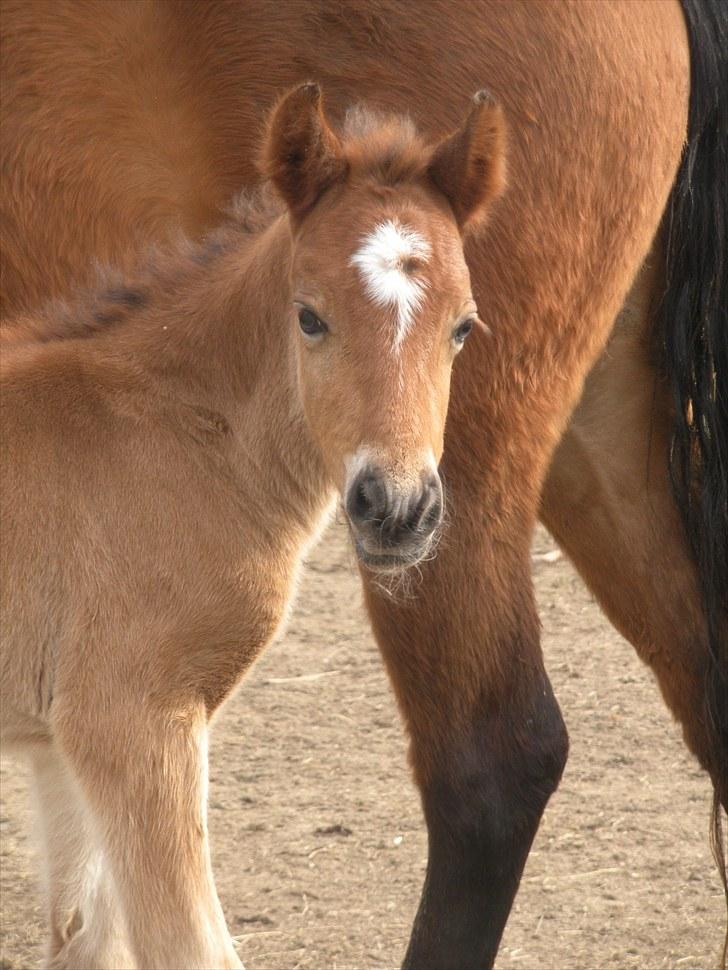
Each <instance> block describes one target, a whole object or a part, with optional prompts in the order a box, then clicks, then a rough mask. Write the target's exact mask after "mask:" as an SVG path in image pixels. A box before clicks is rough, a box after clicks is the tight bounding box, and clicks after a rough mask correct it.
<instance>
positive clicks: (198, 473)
mask: <svg viewBox="0 0 728 970" xmlns="http://www.w3.org/2000/svg"><path fill="white" fill-rule="evenodd" d="M262 167H263V171H264V172H265V173H266V174H267V175H268V176H269V178H270V180H271V182H272V184H273V186H274V187H275V189H276V190H277V192H278V194H279V195H280V197H281V198H282V200H283V202H284V203H285V211H284V212H283V213H282V214H280V215H278V216H277V217H275V218H272V219H270V218H269V220H268V224H267V225H264V227H263V228H260V229H258V230H257V231H255V232H253V233H252V234H250V233H246V232H244V231H242V229H241V226H242V222H241V219H240V218H238V220H237V223H236V224H234V225H233V226H231V227H228V228H226V229H223V230H220V231H218V232H217V233H215V234H214V236H213V237H211V238H210V239H208V240H207V241H206V242H204V243H202V244H201V245H200V246H197V247H190V246H189V245H188V246H186V247H185V246H183V247H182V248H181V249H180V248H178V250H177V251H176V252H174V253H173V254H171V255H168V256H166V257H160V256H157V257H156V258H153V259H152V260H151V261H150V264H149V265H148V266H147V267H146V270H145V272H144V273H143V275H142V276H141V277H139V278H138V279H136V280H135V281H134V282H133V283H130V282H125V283H124V284H123V285H118V284H117V285H115V286H113V287H109V286H108V285H107V286H106V287H105V288H104V289H103V291H102V292H101V293H100V294H98V295H96V296H95V297H94V298H92V299H91V300H90V301H88V300H87V301H86V302H85V303H84V304H81V305H77V306H74V307H72V308H68V307H65V308H63V307H61V308H59V307H57V306H56V307H52V308H51V309H50V310H48V311H46V313H45V314H41V315H33V316H31V317H25V318H24V319H20V320H18V321H16V322H15V323H14V324H11V326H10V327H9V329H8V339H7V341H6V343H5V349H6V353H5V354H4V355H3V372H2V438H3V450H4V454H3V478H2V514H3V519H2V528H3V538H4V542H3V555H2V581H3V585H2V589H3V594H2V597H3V598H2V619H3V644H2V651H3V652H2V658H1V661H2V674H3V677H2V707H1V710H2V728H3V734H4V739H5V741H6V742H9V743H10V744H11V745H15V746H19V747H20V748H21V750H22V751H26V752H28V753H29V754H30V755H31V757H32V758H33V761H34V766H35V771H36V775H37V776H38V781H39V786H40V788H41V790H44V791H45V793H46V796H47V797H46V801H47V802H48V805H47V809H48V810H47V811H46V815H45V819H44V823H45V825H46V830H47V834H48V843H49V846H48V849H49V861H50V868H51V871H50V873H49V875H50V880H49V882H50V887H49V888H50V898H51V912H52V924H53V942H52V944H51V956H50V963H51V966H53V967H66V968H69V970H71V968H74V970H80V968H94V967H107V966H111V967H114V966H118V965H119V964H121V965H124V966H126V965H127V963H128V962H129V961H128V959H127V958H126V956H125V955H124V954H123V950H120V947H122V946H123V932H122V931H121V926H122V925H125V926H126V931H127V933H128V936H129V942H130V945H131V951H132V955H133V957H134V959H135V961H136V965H137V966H139V967H144V968H155V967H200V968H209V967H239V966H240V965H241V964H240V962H239V960H238V959H237V956H236V954H235V952H234V950H233V948H232V944H231V942H230V938H229V936H228V933H227V930H226V927H225V922H224V919H223V917H222V912H221V908H220V903H219V901H218V899H217V896H216V894H215V889H214V884H213V881H212V875H211V867H210V858H209V851H208V843H207V832H206V811H207V808H206V785H207V781H206V779H207V764H206V750H207V723H208V721H209V719H210V718H211V716H212V715H213V714H214V713H215V711H216V710H217V708H218V707H219V706H220V704H221V703H222V701H223V700H224V699H225V698H226V697H227V696H228V694H229V693H230V691H231V690H232V689H233V688H234V687H235V685H236V684H237V683H238V682H239V680H240V678H241V676H242V675H243V673H244V672H245V671H246V669H247V668H248V667H249V666H250V664H251V663H252V661H253V660H254V658H255V657H256V656H257V654H258V653H259V652H260V650H261V649H262V648H263V647H264V646H265V645H266V644H267V643H268V642H269V641H270V640H271V639H272V638H273V637H274V635H275V634H276V631H277V630H278V629H279V627H280V624H281V621H282V618H283V616H284V614H285V610H286V604H287V602H288V600H289V599H290V597H291V591H292V585H293V583H294V577H295V573H296V568H297V563H298V562H299V560H300V558H301V555H302V550H303V549H304V548H305V546H306V543H307V542H308V541H310V539H311V537H312V535H314V534H315V533H316V530H317V526H318V524H319V523H320V520H321V518H322V516H323V515H324V513H325V511H326V509H327V507H329V506H330V505H331V497H332V493H333V492H334V490H336V489H338V492H339V494H340V495H341V496H342V499H343V502H344V506H345V508H346V511H347V516H348V521H349V527H350V531H351V533H352V537H353V540H354V543H355V547H356V550H357V554H358V556H359V559H360V560H361V561H362V562H363V563H365V564H366V566H367V568H368V569H369V570H370V571H371V572H372V573H375V574H376V573H378V572H382V571H384V572H385V573H386V572H391V571H392V570H401V569H403V568H405V567H407V566H410V565H412V564H414V563H417V562H418V561H419V560H421V559H422V558H423V556H425V555H427V554H428V552H429V550H430V547H431V545H432V543H433V540H434V537H435V535H436V533H437V530H438V528H439V525H440V521H441V518H442V504H443V503H442V486H441V483H440V479H439V476H438V472H437V463H438V461H439V459H440V457H441V455H442V450H443V436H444V431H445V415H446V412H447V399H448V393H449V385H450V371H451V366H452V363H453V360H454V358H455V356H456V354H457V353H458V351H459V350H460V349H461V348H462V346H463V344H464V341H465V339H466V337H467V335H468V333H469V332H470V330H471V329H472V327H473V326H474V324H475V322H476V321H477V317H476V316H475V304H474V302H473V298H472V294H471V291H470V277H469V274H468V270H467V266H466V264H465V258H464V254H463V250H462V242H461V231H462V230H463V229H465V228H466V227H467V228H471V227H472V226H474V225H476V224H477V223H479V222H482V219H483V216H484V215H485V213H486V210H487V207H488V203H489V202H490V201H491V199H493V198H494V196H495V195H496V194H497V193H498V192H499V190H500V188H501V187H502V182H503V178H502V171H503V122H502V118H501V113H500V109H499V107H498V106H497V105H495V104H494V103H493V102H492V100H491V99H490V97H489V96H488V95H485V94H484V93H481V94H480V95H478V96H477V97H476V99H475V102H474V104H473V107H472V109H471V112H470V115H469V117H468V120H467V122H466V123H465V125H464V127H463V128H462V130H460V131H457V132H455V133H454V134H453V135H451V136H450V137H449V138H446V139H445V140H444V141H442V142H441V143H440V144H439V145H438V146H437V147H434V148H428V147H427V146H426V145H425V144H424V143H423V142H422V141H421V140H420V139H419V138H418V136H417V135H416V133H415V131H414V128H413V126H412V124H411V122H408V121H406V120H405V121H402V120H399V119H395V118H390V119H382V118H377V117H376V116H371V115H369V114H367V112H366V111H364V110H363V109H360V110H358V111H355V112H352V114H351V115H350V118H349V123H348V125H347V129H346V131H345V133H344V137H343V138H340V137H339V136H338V135H337V134H335V133H334V131H332V129H331V128H330V126H329V125H328V123H327V122H326V119H325V118H324V115H323V112H322V108H321V100H320V92H319V89H318V87H317V86H316V85H315V84H306V85H304V86H303V87H300V88H297V89H296V90H294V91H293V92H292V93H291V94H289V95H287V96H286V97H285V98H284V99H283V100H282V101H281V103H280V104H279V105H278V106H277V108H276V109H275V111H274V113H273V116H272V120H271V123H270V129H269V132H268V135H267V138H266V143H265V146H264V149H263V153H262ZM253 214H255V213H253ZM243 216H244V217H245V219H247V220H248V221H250V218H251V213H250V211H249V210H246V209H244V210H243ZM258 218H260V219H261V220H262V221H263V222H265V219H264V217H263V216H262V215H259V216H258ZM370 394H374V395H376V397H377V399H378V401H379V402H380V404H381V407H380V409H372V408H371V406H370V401H369V396H370ZM59 496H62V499H61V500H60V501H59ZM54 787H55V789H56V790H55V791H54V790H53V789H54ZM59 788H62V790H63V791H64V793H65V795H64V801H65V811H66V813H67V814H68V815H69V818H68V819H67V820H65V821H59V819H58V818H54V814H55V813H57V811H58V808H57V804H58V798H59V796H60V791H59ZM84 840H85V842H86V844H85V845H84V844H83V843H84ZM69 841H70V845H71V846H72V851H69ZM92 863H93V865H92ZM107 868H108V870H109V874H108V875H107V874H106V872H105V870H106V869H107ZM94 869H95V872H93V874H92V875H90V872H91V871H92V870H94ZM117 895H118V898H119V901H120V904H121V910H122V912H123V924H122V923H121V920H120V919H118V918H116V914H115V912H114V910H115V906H114V900H115V897H116V896H117ZM69 896H70V899H69ZM77 910H78V911H77ZM74 921H75V923H76V924H77V925H76V928H77V932H72V931H71V930H70V929H69V925H71V924H72V923H73V922H74Z"/></svg>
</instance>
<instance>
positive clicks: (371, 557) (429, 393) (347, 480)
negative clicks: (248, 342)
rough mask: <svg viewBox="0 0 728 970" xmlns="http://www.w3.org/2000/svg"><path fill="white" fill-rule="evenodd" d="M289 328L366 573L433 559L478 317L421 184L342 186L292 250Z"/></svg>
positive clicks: (445, 218)
mask: <svg viewBox="0 0 728 970" xmlns="http://www.w3.org/2000/svg"><path fill="white" fill-rule="evenodd" d="M292 296H293V303H292V306H291V326H292V327H293V328H294V332H295V337H294V339H295V346H296V356H297V366H298V379H299V388H300V393H301V399H302V403H303V409H304V413H305V417H306V419H307V422H308V425H309V428H310V432H311V435H312V436H313V438H314V440H315V441H316V443H317V444H318V447H319V449H320V452H321V455H322V457H323V461H324V463H325V465H326V467H327V469H328V471H329V473H330V475H331V476H332V478H333V479H334V481H335V482H336V483H337V485H338V487H339V489H340V492H341V496H342V499H343V502H344V507H345V509H346V513H347V516H348V519H349V524H350V527H351V532H352V536H353V539H354V544H355V547H356V551H357V554H358V556H359V558H360V560H361V561H362V562H363V563H364V564H366V565H367V566H369V567H370V568H372V569H376V570H380V571H381V570H396V569H401V568H403V567H405V566H407V565H410V564H413V563H415V562H417V561H418V560H420V559H421V558H423V557H424V556H426V555H427V553H428V551H429V550H430V548H431V546H432V542H433V538H434V536H435V534H436V531H437V529H438V526H439V525H440V522H441V520H442V508H443V494H442V484H441V481H440V477H439V474H438V470H437V465H438V462H439V460H440V456H441V454H442V449H443V436H444V430H445V416H446V413H447V403H448V394H449V388H450V373H451V368H452V364H453V361H454V359H455V357H456V355H457V354H458V353H459V352H460V350H461V349H462V347H463V344H464V342H465V340H466V338H467V336H468V333H469V332H470V330H471V328H472V326H473V321H474V319H475V318H476V307H475V303H474V302H473V298H472V294H471V290H470V278H469V274H468V270H467V267H466V264H465V260H464V258H463V251H462V241H461V237H460V233H459V231H458V228H457V225H456V223H455V219H454V217H453V215H452V212H451V211H450V209H449V208H448V207H447V206H446V205H445V204H444V203H443V202H440V201H438V199H437V197H436V196H435V195H434V194H433V193H431V192H427V191H426V190H425V189H424V188H420V187H419V186H417V185H413V186H411V187H408V188H407V189H406V191H403V189H402V188H397V189H384V188H382V187H378V188H377V189H372V188H359V189H356V188H350V187H346V186H343V187H339V188H335V189H333V190H332V191H331V192H330V193H329V195H328V196H327V197H326V198H324V199H322V200H321V203H320V204H319V205H318V206H317V207H316V209H315V211H314V212H312V213H311V215H310V216H309V217H308V218H307V219H306V220H305V221H304V223H303V225H302V226H301V229H300V232H299V233H298V236H297V238H296V244H295V247H294V260H293V276H292Z"/></svg>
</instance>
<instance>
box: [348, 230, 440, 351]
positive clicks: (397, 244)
mask: <svg viewBox="0 0 728 970" xmlns="http://www.w3.org/2000/svg"><path fill="white" fill-rule="evenodd" d="M431 255H432V247H431V246H430V243H429V242H428V241H427V240H426V239H425V237H424V236H423V235H422V234H421V233H420V232H418V231H417V230H416V229H413V228H411V227H410V226H406V225H403V224H401V223H400V222H399V221H397V220H394V219H386V220H384V221H382V222H380V223H378V224H377V225H376V226H375V228H374V229H373V230H372V231H371V232H370V233H368V234H367V235H366V236H364V237H363V239H362V240H361V244H360V247H359V249H358V250H357V251H356V252H355V253H354V255H353V256H352V257H351V259H350V261H349V262H350V264H351V265H352V266H354V267H356V269H357V271H358V273H359V276H360V278H361V281H362V284H363V286H364V291H365V293H366V295H367V297H368V298H369V299H370V300H371V301H372V302H373V303H374V304H375V305H376V306H378V307H383V308H389V309H392V310H393V311H394V321H393V334H392V349H393V351H394V352H395V353H396V352H398V351H399V349H400V347H401V345H402V341H403V340H404V338H405V336H406V335H407V333H408V331H409V330H410V328H411V326H412V323H413V321H414V318H415V315H416V313H417V311H418V310H420V309H421V307H422V304H423V301H424V296H425V292H426V290H427V288H428V286H429V281H428V279H427V277H426V276H424V275H423V273H422V270H423V269H424V268H425V267H426V265H427V264H428V263H429V261H430V257H431Z"/></svg>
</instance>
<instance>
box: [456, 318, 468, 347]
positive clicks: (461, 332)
mask: <svg viewBox="0 0 728 970" xmlns="http://www.w3.org/2000/svg"><path fill="white" fill-rule="evenodd" d="M472 329H473V321H472V320H463V322H462V323H459V324H458V325H457V327H455V329H454V330H453V332H452V339H453V340H454V341H455V343H456V344H457V345H458V346H459V347H462V345H463V344H464V343H465V338H466V337H467V336H468V334H469V333H470V331H471V330H472Z"/></svg>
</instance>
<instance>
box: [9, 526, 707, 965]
mask: <svg viewBox="0 0 728 970" xmlns="http://www.w3.org/2000/svg"><path fill="white" fill-rule="evenodd" d="M553 549H554V544H553V542H552V541H551V539H550V537H549V536H548V535H547V534H546V533H544V532H542V531H540V532H539V533H538V534H537V536H536V539H535V543H534V575H535V581H536V588H537V592H538V599H539V603H540V609H541V616H542V620H543V627H544V637H543V642H544V652H545V656H546V662H547V666H548V669H549V673H550V675H551V678H552V680H553V683H554V687H555V690H556V694H557V697H558V698H559V701H560V703H561V706H562V708H563V711H564V715H565V717H566V721H567V724H568V726H569V730H570V735H571V757H570V760H569V764H568V767H567V769H566V773H565V775H564V778H563V781H562V783H561V787H560V789H559V791H558V792H557V794H556V795H555V796H554V798H553V799H552V801H551V803H550V805H549V808H548V810H547V813H546V816H545V819H544V822H543V825H542V827H541V829H540V832H539V835H538V837H537V839H536V843H535V845H534V848H533V851H532V853H531V856H530V859H529V862H528V866H527V868H526V872H525V875H524V878H523V882H522V884H521V890H520V893H519V895H518V898H517V901H516V905H515V908H514V911H513V913H512V916H511V919H510V922H509V925H508V928H507V930H506V934H505V937H504V940H503V945H502V948H501V951H500V955H499V957H498V963H497V966H498V967H499V968H501V970H503V968H511V967H513V968H520V970H536V968H538V970H547V968H552V970H567V968H574V970H577V968H578V970H597V968H599V970H601V968H618V970H632V968H634V970H637V968H640V970H658V968H668V967H669V968H682V970H692V968H705V970H708V968H714V967H716V966H717V964H718V958H719V948H720V943H721V940H722V932H723V922H724V909H723V902H722V896H721V893H720V891H719V884H718V878H717V875H716V873H715V871H714V868H713V865H712V862H711V857H710V852H709V848H708V838H707V833H708V811H709V786H708V784H707V781H706V779H705V777H704V776H703V775H702V773H701V772H700V771H699V770H698V769H697V767H696V766H695V764H694V763H693V761H692V760H691V758H690V757H689V756H688V755H687V753H686V751H685V750H684V748H683V745H682V743H681V740H680V737H679V733H678V730H677V729H676V727H675V726H674V724H673V723H672V722H671V719H670V717H669V715H668V713H667V711H666V710H665V708H664V706H663V704H662V702H661V699H660V697H659V695H658V692H657V689H656V687H655V685H654V683H653V681H652V679H651V677H650V675H649V673H648V672H647V671H646V670H645V668H643V667H642V665H641V664H640V663H639V661H638V660H637V659H636V657H635V655H634V653H633V651H632V649H631V648H630V647H629V645H628V644H627V643H625V642H624V641H623V640H622V639H621V638H620V637H619V636H618V635H617V634H616V633H615V632H614V631H613V630H612V629H611V627H610V626H609V625H608V624H607V622H606V621H605V620H604V618H603V617H602V616H601V614H600V612H599V610H598V608H597V607H596V605H595V603H594V602H593V600H592V599H591V597H590V596H589V594H588V593H587V592H586V590H585V589H584V587H583V585H582V583H581V582H580V580H579V579H578V578H577V577H576V575H575V574H574V572H573V570H572V569H571V567H570V566H569V565H568V563H567V562H566V561H565V560H564V559H563V558H555V556H548V555H547V556H546V557H545V558H544V553H548V552H549V550H553ZM556 555H557V554H556ZM361 603H362V598H361V593H360V589H359V582H358V579H357V575H356V571H355V569H354V568H353V565H352V561H351V554H350V552H349V550H348V547H347V544H346V538H345V535H344V532H343V529H342V528H341V526H334V527H333V528H332V529H331V530H330V531H329V532H328V533H327V535H326V536H325V538H324V540H323V542H322V543H321V545H320V546H319V547H318V548H317V549H316V550H315V552H314V553H313V554H312V556H311V558H310V561H309V563H308V566H307V569H306V575H305V580H304V582H303V584H302V586H301V589H300V593H299V596H298V601H297V605H296V608H295V610H294V612H293V614H292V617H291V621H290V625H289V628H288V631H287V633H286V634H285V636H284V637H283V639H282V641H281V642H279V643H278V644H277V645H275V646H274V647H273V648H271V649H270V650H269V652H268V653H267V654H266V655H265V657H264V658H263V659H262V660H261V661H260V662H259V663H258V665H257V666H256V668H255V669H254V671H253V672H252V674H251V676H250V677H249V678H248V680H247V682H246V684H245V686H244V687H243V688H242V690H240V691H239V693H238V694H237V696H236V697H235V698H234V699H233V700H232V701H231V702H230V704H229V705H228V707H227V709H226V711H225V712H224V714H223V716H222V717H221V718H220V720H219V721H218V723H217V727H216V730H215V732H214V739H213V744H212V749H211V759H210V760H211V772H210V773H211V785H210V828H211V834H212V845H213V851H214V858H215V871H216V874H217V881H218V887H219V890H220V895H221V898H222V901H223V905H224V908H225V912H226V914H227V918H228V922H229V925H230V928H231V932H232V933H233V934H234V935H235V936H236V937H237V938H239V940H240V943H241V951H242V956H243V959H244V961H245V964H246V967H247V968H248V970H293V968H315V970H328V968H331V970H340V968H350V970H370V968H371V970H374V968H377V970H379V968H386V967H395V966H398V965H399V962H400V960H401V958H402V955H403V953H404V949H405V946H406V940H407V936H408V932H409V928H410V924H411V921H412V917H413V915H414V911H415V908H416V905H417V900H418V896H419V890H420V885H421V881H422V875H423V872H424V867H425V856H426V837H425V829H424V825H423V822H422V819H421V815H420V808H419V803H418V798H417V794H416V792H415V789H414V787H413V785H412V783H411V781H410V777H409V774H408V769H407V766H406V758H405V741H404V737H403V732H402V730H401V725H400V721H399V717H398V714H397V711H396V708H395V705H394V702H393V699H392V695H391V692H390V690H389V686H388V683H387V680H386V677H385V674H384V671H383V669H382V665H381V663H380V660H379V656H378V653H377V649H376V646H375V644H374V641H373V639H372V636H371V634H370V632H369V628H368V624H367V621H366V618H365V615H364V610H363V607H362V605H361ZM0 781H1V783H2V808H1V814H0V833H1V834H2V840H1V842H0V863H1V882H0V889H1V892H2V909H1V917H2V924H1V926H2V949H1V951H0V953H1V956H2V960H1V961H0V967H2V970H8V968H13V970H17V968H21V967H23V968H26V967H27V968H31V967H37V966H39V965H40V962H41V960H42V951H43V940H44V934H45V919H44V910H43V903H42V898H41V893H40V891H39V889H38V880H37V876H36V872H37V865H36V861H37V860H36V858H35V855H34V841H33V837H32V813H31V809H30V802H29V796H28V775H27V772H26V770H25V769H24V768H23V767H22V766H19V765H16V764H15V763H14V762H11V761H6V762H4V764H3V768H2V775H1V777H0Z"/></svg>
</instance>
